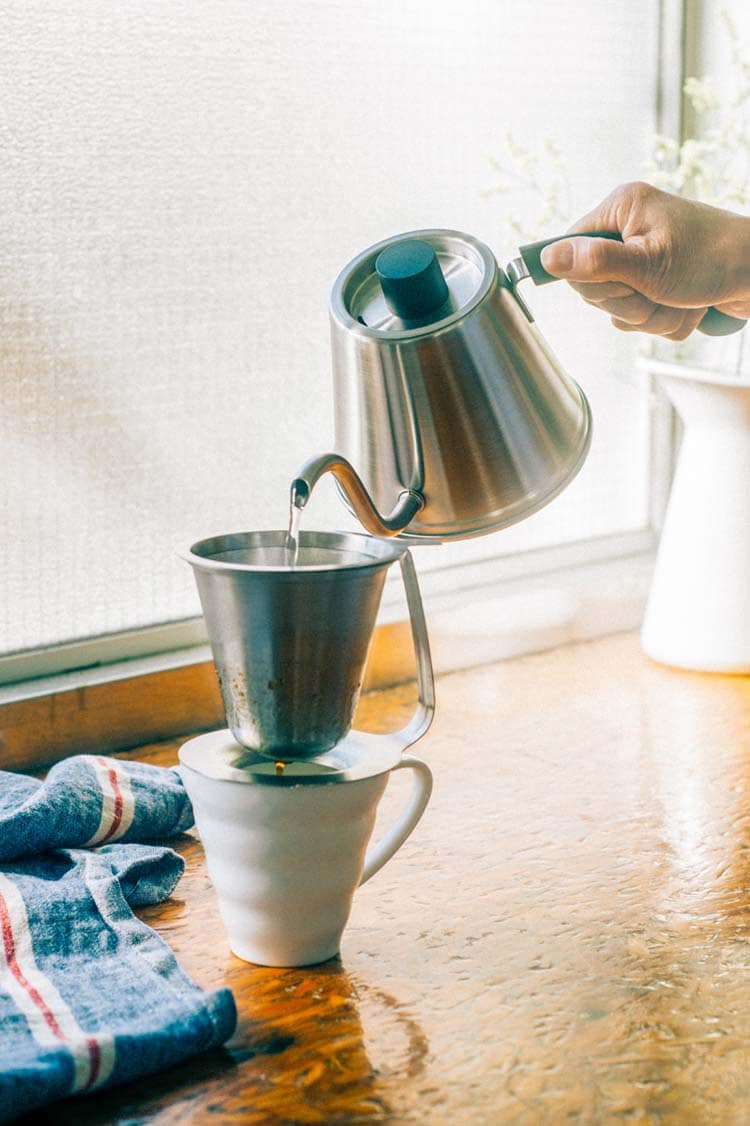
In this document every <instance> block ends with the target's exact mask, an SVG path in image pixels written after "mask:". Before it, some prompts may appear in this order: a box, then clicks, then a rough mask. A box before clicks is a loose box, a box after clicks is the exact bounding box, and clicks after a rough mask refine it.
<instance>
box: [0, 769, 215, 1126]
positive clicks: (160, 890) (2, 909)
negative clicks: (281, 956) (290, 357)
mask: <svg viewBox="0 0 750 1126" xmlns="http://www.w3.org/2000/svg"><path fill="white" fill-rule="evenodd" d="M192 824H193V815H192V810H191V807H190V802H189V799H188V797H187V794H186V793H185V791H184V789H183V787H182V782H181V780H180V778H179V775H178V774H177V772H176V771H175V770H167V769H164V768H161V767H156V766H151V765H149V764H147V763H139V762H132V761H129V760H123V759H112V758H104V757H103V756H99V755H79V756H76V757H74V758H71V759H66V760H65V761H64V762H62V763H59V764H58V765H57V766H55V767H53V768H52V770H50V772H49V774H48V775H47V778H46V780H45V781H44V782H39V781H37V780H36V779H33V778H29V777H27V776H26V775H21V774H12V773H8V772H6V771H0V1122H7V1121H10V1120H11V1119H12V1118H14V1117H16V1115H19V1114H22V1113H26V1112H28V1111H30V1110H32V1109H34V1108H36V1107H39V1106H43V1105H45V1104H46V1103H49V1102H52V1101H54V1100H56V1099H60V1098H63V1097H65V1096H67V1095H73V1094H79V1093H85V1092H88V1091H93V1090H96V1089H99V1088H101V1087H103V1086H110V1085H112V1084H115V1083H122V1082H125V1081H127V1080H130V1079H135V1078H137V1077H138V1076H142V1075H147V1074H149V1073H151V1072H154V1071H157V1070H159V1069H161V1068H164V1067H168V1066H170V1065H171V1064H174V1063H177V1062H178V1061H180V1060H183V1059H185V1058H187V1057H188V1056H191V1055H194V1054H195V1053H197V1052H200V1051H204V1050H206V1049H208V1048H212V1047H215V1046H217V1045H219V1044H222V1043H223V1042H224V1041H225V1040H226V1039H227V1038H228V1037H229V1036H231V1034H232V1032H233V1031H234V1027H235V1024H236V1019H237V1015H236V1010H235V1005H234V998H233V997H232V994H231V992H230V991H229V990H228V989H219V990H217V991H215V992H211V993H206V992H204V991H203V990H201V989H199V988H198V987H197V986H196V985H195V984H194V983H193V982H192V981H191V980H190V978H188V977H187V976H186V975H185V974H184V973H183V971H182V970H181V969H180V967H179V966H178V964H177V961H176V960H175V958H174V955H173V954H172V952H171V951H170V949H169V947H168V946H166V945H165V943H164V942H163V941H162V940H161V939H160V938H159V937H158V935H157V934H156V933H155V932H154V931H152V930H151V929H150V928H149V927H147V926H146V925H145V924H144V923H142V922H140V920H139V919H137V918H136V916H135V915H134V914H133V911H132V908H133V907H138V906H145V905H147V904H153V903H159V902H161V901H162V900H163V899H166V898H167V897H168V896H169V895H170V894H171V892H172V890H173V888H174V887H175V885H176V883H177V881H178V880H179V879H180V876H181V875H182V872H183V868H184V861H183V860H182V857H180V856H178V854H177V853H176V852H174V850H173V849H170V848H166V847H164V846H162V845H158V844H150V843H138V844H136V843H132V842H134V841H141V842H143V841H153V840H155V839H158V838H163V837H169V836H173V835H175V834H177V833H181V832H183V831H184V830H185V829H188V828H190V826H191V825H192ZM125 842H129V843H125Z"/></svg>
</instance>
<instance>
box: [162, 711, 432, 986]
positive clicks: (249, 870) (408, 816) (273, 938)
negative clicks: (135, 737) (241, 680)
mask: <svg viewBox="0 0 750 1126" xmlns="http://www.w3.org/2000/svg"><path fill="white" fill-rule="evenodd" d="M228 735H229V733H228V732H224V733H223V737H224V739H225V742H226V737H227V736H228ZM217 736H219V737H220V736H222V733H213V734H212V735H210V736H200V737H199V739H194V740H191V742H190V743H189V744H186V745H185V746H184V747H183V748H182V749H181V751H180V761H181V763H182V765H181V768H180V773H181V775H182V779H183V782H184V784H185V788H186V790H187V792H188V795H189V796H190V800H191V802H192V804H193V812H194V814H195V821H196V825H197V828H198V832H199V834H200V837H201V840H202V842H203V847H204V849H205V853H206V863H207V866H208V873H209V876H210V878H211V882H212V883H213V885H214V888H215V890H216V893H217V896H218V900H219V910H220V912H221V916H222V919H223V921H224V925H225V927H226V929H227V933H228V936H229V944H230V946H231V948H232V950H233V952H234V953H235V954H236V955H237V956H238V957H239V958H243V959H245V961H249V962H256V963H258V964H260V965H263V966H307V965H313V964H314V963H316V962H323V961H326V959H328V958H332V957H333V956H334V955H336V954H337V953H338V951H339V947H340V943H341V936H342V934H343V931H344V927H345V926H346V923H347V920H348V918H349V913H350V911H351V906H352V898H353V896H354V892H355V891H356V889H357V888H358V887H359V886H361V885H362V884H363V883H365V881H366V880H369V879H370V877H371V876H373V875H374V874H375V872H377V871H378V870H379V869H380V868H382V866H383V865H384V864H385V863H386V862H387V861H388V860H389V859H390V858H391V857H392V856H393V854H394V853H395V852H396V851H397V850H398V849H399V848H400V847H401V845H402V844H403V843H404V841H405V840H406V838H407V837H408V836H409V834H410V833H411V832H412V830H413V829H414V827H415V825H416V824H417V822H418V821H419V819H420V817H421V816H422V814H423V812H424V810H425V808H426V806H427V802H428V801H429V798H430V793H431V791H432V774H431V771H430V769H429V767H428V766H427V765H426V764H425V763H423V762H422V761H421V760H420V759H417V758H413V757H412V756H411V755H404V756H403V757H401V758H399V760H398V761H396V762H395V763H392V764H389V767H388V768H386V769H385V770H384V771H382V772H380V773H376V774H373V775H371V776H368V777H362V778H355V779H354V780H342V781H337V782H332V783H325V782H324V783H323V784H321V783H320V779H318V781H317V783H316V782H314V781H313V782H307V783H306V782H304V781H303V782H301V783H299V784H294V785H273V784H257V783H250V784H248V783H247V782H246V781H230V780H228V779H226V778H216V777H210V776H208V775H207V774H206V773H203V771H201V770H200V768H199V769H198V770H196V769H194V768H193V766H194V765H196V764H200V763H201V761H202V759H201V756H200V754H197V755H196V754H191V753H190V748H191V744H192V745H193V749H195V746H194V745H195V744H197V743H200V742H201V741H204V745H205V741H206V740H210V739H216V738H217ZM200 749H201V748H200V747H199V748H198V750H199V751H200ZM270 765H271V768H272V767H273V763H271V764H270ZM392 770H411V771H413V774H414V785H413V788H412V792H411V795H410V797H409V800H408V802H407V804H406V808H405V809H404V810H403V812H402V813H401V815H400V816H399V817H398V818H397V820H396V821H395V823H394V824H393V825H392V826H391V827H390V828H389V829H388V830H387V832H386V833H385V834H384V836H383V837H382V838H381V839H380V840H379V841H378V842H377V843H376V844H375V845H373V846H372V847H371V848H370V849H369V850H368V848H367V846H368V843H369V840H370V836H371V834H372V830H373V826H374V823H375V814H376V810H377V806H378V802H379V801H380V798H381V797H382V795H383V792H384V790H385V788H386V785H387V784H388V778H389V777H390V773H391V771H392Z"/></svg>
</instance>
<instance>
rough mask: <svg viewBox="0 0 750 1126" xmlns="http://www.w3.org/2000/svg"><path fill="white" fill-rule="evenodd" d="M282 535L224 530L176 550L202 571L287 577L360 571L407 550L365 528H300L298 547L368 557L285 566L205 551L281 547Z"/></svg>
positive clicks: (278, 531)
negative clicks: (373, 547) (369, 547)
mask: <svg viewBox="0 0 750 1126" xmlns="http://www.w3.org/2000/svg"><path fill="white" fill-rule="evenodd" d="M286 538H287V532H286V531H285V530H283V529H278V528H277V529H265V530H259V531H253V532H226V533H222V534H220V535H216V536H208V537H206V538H204V539H199V540H196V541H195V542H194V543H193V544H191V546H190V547H189V548H188V549H187V551H180V552H178V554H179V555H180V557H181V558H182V559H184V560H185V562H187V563H189V564H190V566H191V567H194V568H196V569H197V570H202V571H213V572H221V571H226V572H228V573H236V572H238V571H247V572H249V573H255V574H276V575H288V576H290V577H297V578H301V577H302V576H304V575H311V574H316V573H318V574H319V573H335V572H338V571H354V570H360V571H363V570H368V569H369V568H376V567H386V566H389V565H390V564H391V563H395V561H396V560H397V559H399V558H400V557H401V556H402V555H403V554H404V552H405V551H407V550H408V545H407V544H404V543H399V542H398V541H396V540H392V539H389V540H386V539H380V538H379V537H378V536H372V535H369V534H367V533H365V532H321V531H314V530H310V531H301V532H300V533H299V542H300V546H301V547H322V548H329V549H333V550H340V551H351V552H356V553H358V554H359V555H365V556H368V558H367V559H366V560H365V561H350V562H346V563H315V564H312V565H303V566H299V567H289V566H285V565H283V564H275V563H239V562H236V563H235V562H227V561H226V560H223V559H215V558H212V557H211V554H209V553H208V552H209V551H210V550H213V552H214V553H215V554H220V553H222V552H226V551H233V550H241V549H242V548H247V547H253V546H254V547H277V548H278V547H282V548H283V547H285V546H286ZM248 541H252V542H248ZM364 544H368V545H377V547H378V549H379V551H378V555H377V556H373V555H372V553H371V550H370V551H367V550H364V548H363V546H362V545H364ZM219 545H222V546H219ZM200 548H203V549H204V550H206V551H207V554H202V553H201V551H200V550H199V549H200Z"/></svg>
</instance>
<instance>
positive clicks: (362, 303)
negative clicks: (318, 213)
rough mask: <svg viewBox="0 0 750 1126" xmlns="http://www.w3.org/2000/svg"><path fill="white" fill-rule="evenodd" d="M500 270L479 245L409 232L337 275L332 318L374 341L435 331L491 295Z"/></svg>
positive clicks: (437, 233)
mask: <svg viewBox="0 0 750 1126" xmlns="http://www.w3.org/2000/svg"><path fill="white" fill-rule="evenodd" d="M497 274H498V266H497V262H496V261H495V257H494V255H493V253H492V251H491V250H490V249H489V247H488V246H486V245H485V244H484V243H483V242H480V241H479V239H475V238H472V237H471V236H470V235H465V234H462V233H461V232H459V231H448V230H441V229H433V230H422V231H410V232H408V233H407V234H401V235H395V236H393V237H392V238H389V239H385V240H384V241H382V242H379V243H376V244H375V245H374V246H371V247H369V248H368V249H367V250H365V251H363V252H362V254H360V255H358V256H357V257H356V258H354V259H353V260H352V261H351V262H349V264H348V265H347V266H345V267H344V269H343V270H342V271H341V273H340V274H339V276H338V278H337V279H336V282H335V284H334V286H333V291H332V294H331V314H332V316H333V317H334V319H335V320H337V321H338V322H339V323H340V324H342V325H343V326H344V327H345V328H348V329H351V328H355V327H356V325H357V324H359V325H361V326H364V327H365V328H367V329H370V330H373V331H374V332H375V334H376V335H378V336H380V335H383V334H386V335H388V336H392V335H393V334H394V333H404V332H408V333H412V332H413V333H415V334H418V333H420V332H425V331H427V330H432V329H433V328H434V326H435V325H436V324H439V323H440V324H442V322H445V323H446V324H448V323H450V321H452V320H454V319H456V318H458V317H459V316H463V315H465V314H466V313H467V312H469V311H470V309H471V308H473V307H474V306H475V305H476V304H478V302H479V301H481V300H482V298H483V297H484V296H486V294H487V293H488V292H489V291H490V289H491V288H492V287H493V285H494V284H495V282H496V278H497Z"/></svg>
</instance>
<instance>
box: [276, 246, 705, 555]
mask: <svg viewBox="0 0 750 1126" xmlns="http://www.w3.org/2000/svg"><path fill="white" fill-rule="evenodd" d="M559 237H563V236H559ZM604 237H617V236H612V235H609V236H607V235H604ZM551 241H554V240H552V239H549V240H545V241H544V242H540V243H534V244H531V245H529V246H527V247H522V248H521V257H520V258H518V259H516V260H514V261H513V262H512V263H511V264H510V265H509V267H508V269H507V271H506V270H503V269H501V268H500V267H499V266H498V264H497V262H496V261H495V258H494V256H493V254H492V251H491V250H490V249H489V247H487V246H486V245H485V244H484V243H482V242H480V241H479V240H478V239H476V238H472V237H471V236H470V235H466V234H461V233H459V232H458V231H448V230H424V231H413V232H410V233H407V234H402V235H397V236H395V237H393V238H389V239H386V240H384V241H383V242H379V243H377V244H376V245H375V246H371V247H369V248H368V249H367V250H365V251H363V252H362V253H361V254H359V255H358V256H357V257H356V258H354V259H353V260H352V261H351V262H350V263H349V264H348V265H347V266H345V267H344V269H343V270H342V271H341V273H340V274H339V276H338V278H337V280H336V282H335V284H334V287H333V292H332V295H331V304H330V317H331V334H332V352H333V381H334V399H335V445H336V452H335V453H329V454H323V455H319V456H317V457H314V458H311V459H310V460H309V461H308V462H306V463H305V465H304V466H302V468H301V470H300V472H299V473H298V475H297V478H296V479H295V480H294V481H293V482H292V504H293V505H295V506H296V507H298V508H302V507H304V505H305V504H306V503H307V500H308V498H309V496H310V493H311V491H312V489H313V487H314V485H315V483H316V481H317V480H318V479H319V478H320V476H321V475H322V474H323V473H326V472H332V473H333V474H334V476H335V477H336V480H337V482H338V485H339V487H340V489H341V491H342V492H343V494H344V496H345V498H346V500H347V502H348V503H349V505H350V507H351V508H352V509H353V511H354V512H355V514H356V516H357V517H358V518H359V520H360V522H361V523H362V525H363V526H364V527H365V528H366V529H367V530H368V531H370V532H372V533H374V534H376V535H382V536H391V535H397V534H405V535H407V536H408V537H409V538H410V539H415V540H420V541H430V540H433V541H443V540H460V539H467V538H469V537H471V536H479V535H484V534H485V533H488V532H493V531H496V530H497V529H498V528H504V527H506V526H507V525H509V524H514V523H516V522H517V521H518V520H522V519H524V518H525V517H526V516H529V515H530V514H531V513H533V512H536V511H537V510H538V509H540V508H542V507H543V505H545V504H547V503H548V502H549V501H551V500H552V499H553V497H555V496H557V494H558V493H559V492H560V491H561V490H562V489H564V488H565V486H566V485H567V484H568V483H569V482H570V481H571V480H572V478H573V477H574V476H575V475H576V473H577V472H578V470H579V469H580V467H581V465H582V464H583V461H584V459H585V457H586V453H587V451H588V448H589V443H590V439H591V414H590V410H589V405H588V402H587V401H586V397H585V395H584V394H583V392H582V391H581V389H580V387H578V385H577V384H576V383H575V382H574V381H573V380H572V379H571V378H570V377H569V376H568V375H566V373H565V372H564V371H563V370H562V368H561V367H560V365H559V363H558V362H557V360H556V359H555V357H554V355H553V354H552V352H551V351H550V349H549V348H548V346H547V344H546V342H545V341H544V339H543V337H542V335H541V334H540V332H539V331H538V329H537V327H536V325H535V324H534V318H533V316H532V314H531V312H530V311H529V309H528V307H527V306H526V304H525V302H524V301H523V299H522V298H521V296H520V295H519V294H518V292H517V286H518V283H519V282H520V281H521V280H523V279H524V278H527V277H531V278H532V279H533V280H534V281H535V282H536V283H537V284H544V283H545V282H546V281H551V280H553V279H552V278H551V276H550V275H549V274H546V273H545V271H544V269H543V268H542V266H541V263H540V254H541V249H542V248H543V247H544V246H545V245H547V243H548V242H551ZM714 312H715V311H714ZM717 316H720V314H717Z"/></svg>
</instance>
